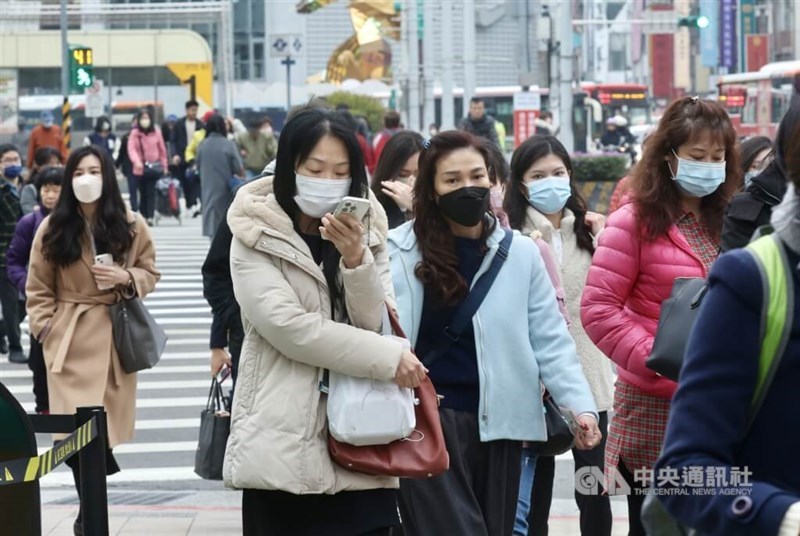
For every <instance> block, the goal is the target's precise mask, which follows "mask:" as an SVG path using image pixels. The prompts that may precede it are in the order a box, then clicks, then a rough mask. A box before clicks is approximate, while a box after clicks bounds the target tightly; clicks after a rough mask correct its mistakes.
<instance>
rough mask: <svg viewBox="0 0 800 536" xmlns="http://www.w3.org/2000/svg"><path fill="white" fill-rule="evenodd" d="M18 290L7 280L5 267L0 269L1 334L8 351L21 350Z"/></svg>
mask: <svg viewBox="0 0 800 536" xmlns="http://www.w3.org/2000/svg"><path fill="white" fill-rule="evenodd" d="M19 303H20V302H19V290H18V289H17V287H16V286H15V285H14V283H12V282H11V280H10V279H9V278H8V274H7V273H6V267H5V266H2V267H0V306H2V308H3V332H4V334H5V336H6V337H7V338H8V348H9V350H22V340H21V338H20V330H19V322H20V308H19Z"/></svg>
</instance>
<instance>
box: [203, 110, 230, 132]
mask: <svg viewBox="0 0 800 536" xmlns="http://www.w3.org/2000/svg"><path fill="white" fill-rule="evenodd" d="M227 133H228V126H227V125H226V124H225V118H224V117H222V116H221V115H220V114H214V115H212V116H211V117H209V118H208V121H206V135H207V136H210V135H211V134H219V135H220V136H225V135H226V134H227Z"/></svg>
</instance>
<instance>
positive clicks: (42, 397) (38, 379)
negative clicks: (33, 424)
mask: <svg viewBox="0 0 800 536" xmlns="http://www.w3.org/2000/svg"><path fill="white" fill-rule="evenodd" d="M28 368H29V369H31V372H32V373H33V396H34V398H35V399H36V413H41V412H43V411H50V398H49V395H48V391H47V367H46V365H45V364H44V350H43V349H42V345H41V343H40V342H39V341H38V340H36V337H34V336H33V334H31V351H30V354H29V355H28Z"/></svg>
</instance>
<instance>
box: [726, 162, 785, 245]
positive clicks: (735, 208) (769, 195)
mask: <svg viewBox="0 0 800 536" xmlns="http://www.w3.org/2000/svg"><path fill="white" fill-rule="evenodd" d="M786 188H787V184H786V177H785V176H784V174H783V171H782V170H781V169H780V166H778V165H777V163H776V162H775V161H773V162H772V163H771V164H770V165H769V166H768V167H767V169H765V170H764V171H763V172H762V173H761V174H760V175H758V176H756V177H755V178H754V179H753V180H752V182H751V183H750V185H749V186H748V187H747V190H745V191H744V192H742V193H740V194H737V195H736V197H734V198H733V201H731V204H730V205H729V206H728V211H727V213H726V214H725V222H724V223H723V226H722V251H723V252H724V251H728V250H731V249H736V248H742V247H744V246H746V245H747V244H749V243H750V239H751V238H752V237H753V233H755V232H756V229H758V228H759V227H761V226H763V225H767V224H769V220H770V217H771V216H772V207H774V206H775V205H777V204H779V203H780V202H781V201H782V200H783V196H784V195H785V194H786Z"/></svg>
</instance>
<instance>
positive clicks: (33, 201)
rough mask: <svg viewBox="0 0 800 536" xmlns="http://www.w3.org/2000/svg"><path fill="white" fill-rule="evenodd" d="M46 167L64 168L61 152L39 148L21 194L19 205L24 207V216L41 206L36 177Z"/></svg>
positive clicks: (49, 148) (50, 148)
mask: <svg viewBox="0 0 800 536" xmlns="http://www.w3.org/2000/svg"><path fill="white" fill-rule="evenodd" d="M46 166H61V167H63V166H64V160H63V157H62V156H61V152H60V151H58V150H57V149H54V148H53V147H39V148H38V149H37V150H36V153H34V156H33V167H32V168H31V171H30V174H29V175H28V180H27V181H26V182H25V186H23V187H22V190H21V191H20V193H19V204H20V206H21V207H22V214H23V215H24V214H30V213H31V212H33V210H34V209H35V208H36V207H37V206H39V188H38V187H37V186H36V175H37V174H38V173H39V170H40V169H42V168H44V167H46Z"/></svg>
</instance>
